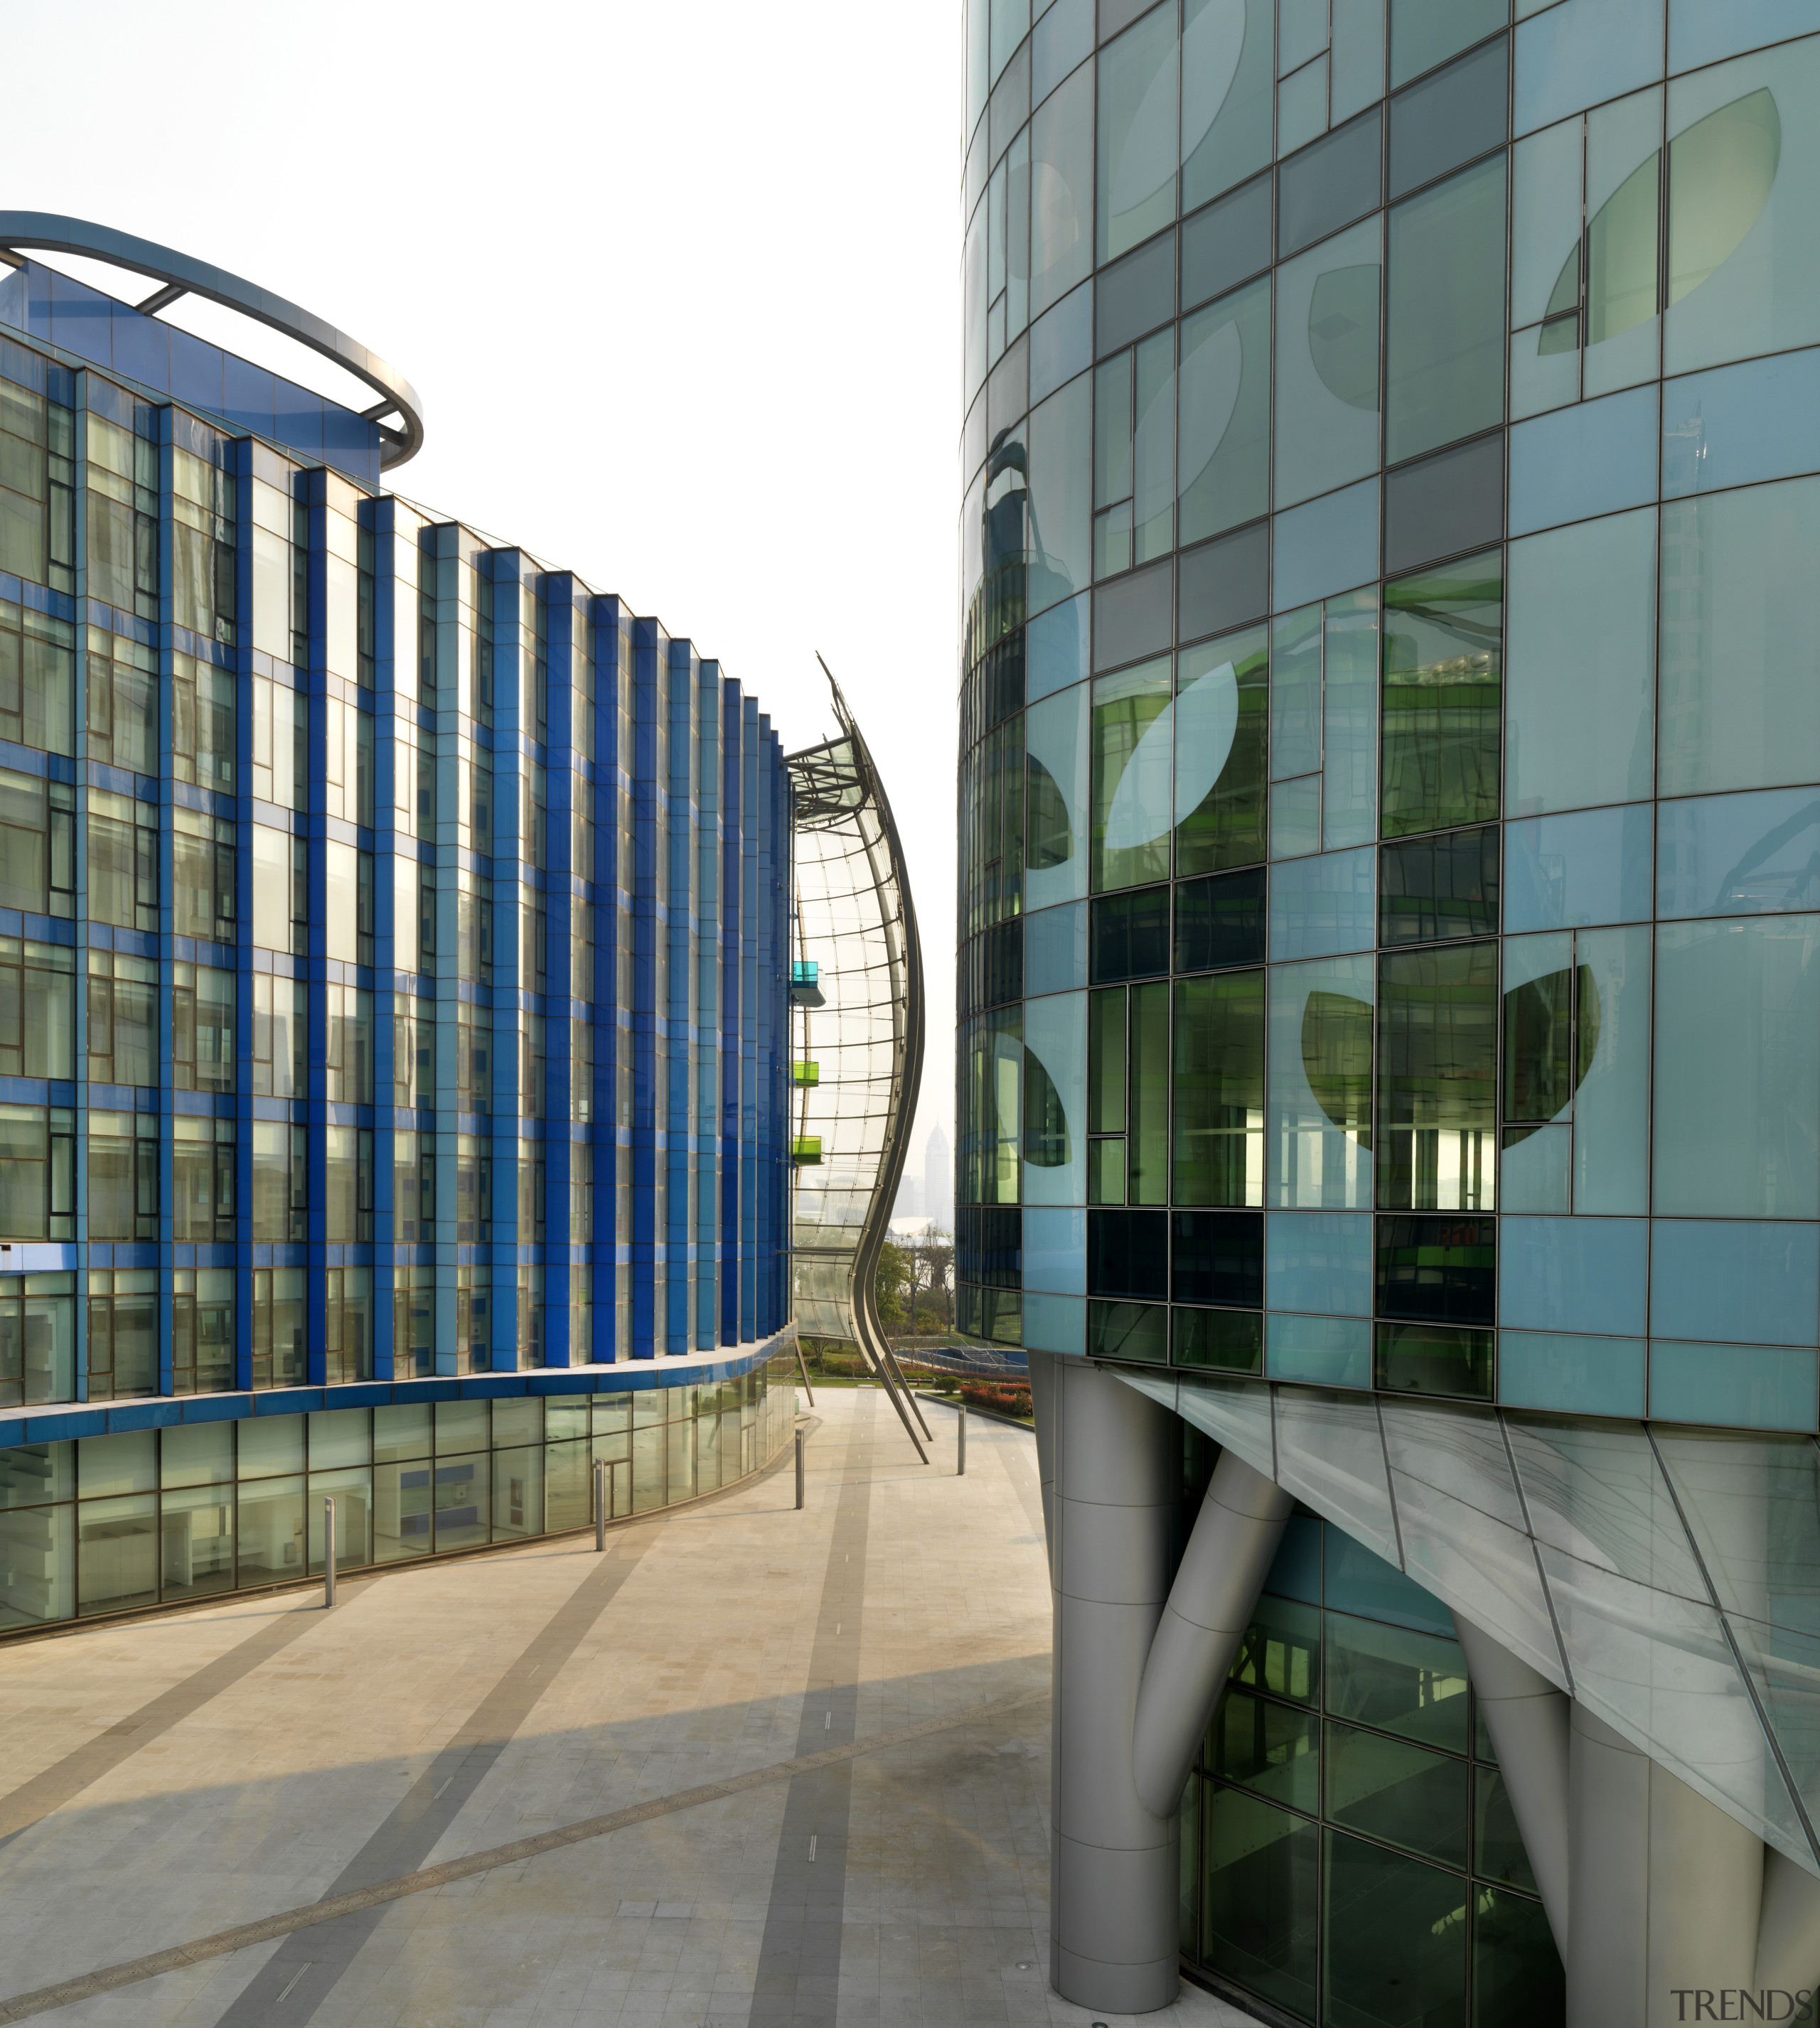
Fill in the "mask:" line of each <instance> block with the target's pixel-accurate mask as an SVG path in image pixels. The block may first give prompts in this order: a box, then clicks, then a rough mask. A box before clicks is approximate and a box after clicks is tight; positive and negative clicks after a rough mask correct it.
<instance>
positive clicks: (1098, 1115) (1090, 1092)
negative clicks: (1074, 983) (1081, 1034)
mask: <svg viewBox="0 0 1820 2028" xmlns="http://www.w3.org/2000/svg"><path fill="white" fill-rule="evenodd" d="M1087 1041H1088V1053H1087V1129H1088V1132H1089V1133H1090V1134H1122V1133H1123V1132H1124V1131H1125V988H1124V987H1123V986H1111V987H1109V988H1107V989H1106V990H1103V991H1101V992H1099V993H1095V994H1093V995H1092V997H1091V998H1090V999H1089V1001H1088V1031H1087Z"/></svg>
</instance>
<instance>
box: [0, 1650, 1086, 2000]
mask: <svg viewBox="0 0 1820 2028" xmlns="http://www.w3.org/2000/svg"><path fill="white" fill-rule="evenodd" d="M1049 1694H1050V1693H1049V1690H1048V1688H1047V1686H1044V1687H1043V1688H1042V1689H1030V1690H1019V1691H1016V1692H1014V1693H1012V1694H1011V1695H1010V1696H1009V1697H992V1698H988V1699H987V1700H985V1701H984V1702H983V1703H980V1704H966V1705H963V1706H962V1708H961V1709H960V1710H958V1711H955V1712H946V1713H944V1714H943V1715H941V1716H940V1717H938V1718H928V1719H921V1720H919V1721H918V1722H917V1723H916V1724H914V1725H906V1726H897V1727H896V1728H895V1730H891V1731H890V1732H882V1733H877V1734H873V1737H870V1738H869V1739H862V1740H854V1741H851V1743H850V1744H848V1745H844V1746H828V1747H824V1748H823V1749H821V1752H819V1753H806V1754H802V1755H799V1756H798V1757H797V1758H796V1759H795V1760H777V1761H773V1762H772V1763H770V1764H769V1766H766V1767H754V1768H753V1769H751V1770H750V1771H748V1772H747V1773H746V1774H733V1775H729V1776H728V1778H726V1779H725V1781H721V1782H703V1783H702V1784H701V1785H700V1786H698V1787H696V1788H693V1789H677V1790H676V1791H675V1792H674V1793H672V1794H670V1795H668V1796H658V1797H652V1798H651V1800H649V1801H647V1802H643V1803H634V1804H630V1805H629V1806H628V1808H625V1809H623V1810H611V1811H609V1812H607V1813H606V1815H602V1816H597V1817H584V1818H582V1819H580V1821H579V1822H577V1823H573V1824H564V1825H562V1826H558V1828H557V1829H556V1830H547V1831H538V1832H535V1833H533V1834H532V1835H531V1836H530V1837H521V1838H514V1839H513V1841H511V1842H510V1844H508V1845H491V1846H489V1847H488V1848H487V1849H485V1850H484V1851H481V1852H469V1854H467V1855H466V1856H465V1857H463V1858H461V1859H451V1860H444V1861H443V1863H442V1864H440V1865H439V1866H428V1867H422V1868H421V1869H420V1870H419V1871H417V1872H414V1873H406V1874H399V1875H398V1876H397V1877H396V1878H394V1879H391V1880H382V1881H377V1882H375V1883H374V1884H373V1886H370V1887H361V1888H357V1889H354V1891H353V1892H352V1893H347V1894H337V1895H335V1896H333V1897H331V1898H330V1899H328V1900H322V1901H312V1902H308V1903H306V1904H304V1905H303V1906H302V1907H301V1908H286V1909H282V1910H280V1911H279V1913H278V1914H276V1915H267V1916H265V1917H262V1918H261V1919H260V1920H258V1922H253V1923H239V1924H237V1925H236V1926H235V1927H234V1928H232V1929H231V1930H217V1931H216V1932H215V1934H213V1936H208V1937H198V1938H196V1939H195V1941H192V1942H190V1943H187V1944H177V1945H173V1946H172V1948H170V1949H169V1950H164V1951H154V1952H152V1953H151V1954H150V1956H146V1957H140V1958H129V1959H128V1960H125V1961H124V1963H120V1964H117V1965H106V1966H104V1967H102V1968H101V1969H100V1970H99V1971H91V1972H84V1973H83V1974H80V1976H79V1977H77V1978H71V1979H65V1980H62V1981H61V1982H59V1983H58V1984H57V1985H46V1986H40V1987H39V1988H38V1989H37V1990H36V1991H35V1992H32V1993H15V1994H14V1995H13V1997H11V1998H10V1999H8V2000H0V2022H9V2021H24V2020H26V2019H28V2018H29V2017H30V2016H32V2015H35V2014H48V2013H50V2012H51V2011H53V2010H54V2009H55V2008H59V2007H68V2006H70V2005H71V2004H73V2003H74V2002H75V2001H76V2000H92V1999H94V1998H95V1997H98V1995H100V1994H102V1993H117V1992H118V1991H119V1990H120V1989H121V1988H122V1987H123V1986H128V1985H138V1984H139V1983H140V1982H142V1981H143V1980H146V1979H148V1978H158V1977H159V1976H160V1975H161V1974H162V1973H165V1972H167V1971H182V1970H183V1967H185V1966H187V1965H194V1964H202V1963H206V1962H207V1961H208V1960H209V1959H210V1958H218V1957H226V1956H228V1955H230V1954H231V1953H232V1952H235V1951H239V1950H245V1949H246V1948H247V1947H248V1946H249V1945H253V1944H261V1943H269V1942H271V1941H272V1940H273V1939H274V1938H275V1937H287V1936H290V1935H292V1934H295V1932H296V1931H297V1930H306V1929H309V1928H311V1927H312V1926H314V1925H315V1924H316V1923H329V1922H333V1921H334V1920H335V1918H336V1917H337V1916H340V1915H354V1914H357V1913H358V1911H360V1910H361V1909H363V1908H379V1907H380V1906H381V1905H383V1904H384V1903H386V1902H388V1901H399V1900H403V1899H405V1898H406V1897H407V1896H409V1895H412V1894H424V1893H428V1892H429V1891H430V1890H431V1889H434V1888H438V1887H445V1886H449V1885H450V1883H451V1882H454V1881H458V1880H467V1879H470V1878H473V1876H474V1875H476V1874H482V1873H491V1872H492V1871H495V1869H496V1868H498V1867H502V1866H515V1865H517V1864H518V1863H520V1862H521V1860H527V1859H535V1858H536V1857H537V1856H539V1854H540V1853H543V1852H560V1851H562V1849H564V1848H565V1847H566V1846H569V1845H584V1844H586V1843H588V1841H590V1840H591V1839H594V1838H598V1837H608V1836H610V1834H612V1833H613V1832H614V1831H618V1830H629V1829H630V1828H631V1827H632V1826H633V1825H635V1824H643V1823H651V1821H652V1820H653V1819H655V1818H658V1817H666V1816H673V1815H675V1814H676V1812H679V1811H682V1810H689V1809H694V1808H697V1807H698V1806H699V1805H700V1804H703V1803H714V1802H718V1801H720V1800H721V1799H722V1798H723V1797H728V1796H738V1795H743V1794H744V1793H747V1791H748V1790H750V1789H762V1788H767V1787H769V1786H772V1785H773V1784H774V1783H777V1782H788V1781H790V1780H792V1779H793V1778H795V1776H797V1775H799V1774H810V1773H813V1772H814V1770H815V1769H817V1768H818V1767H832V1766H834V1765H836V1763H840V1762H842V1761H850V1760H858V1759H859V1758H860V1757H861V1756H862V1755H865V1754H868V1753H877V1752H882V1751H883V1750H884V1749H886V1748H888V1747H892V1746H903V1745H908V1744H909V1743H910V1741H913V1740H917V1739H926V1738H928V1737H930V1736H931V1735H932V1734H935V1733H938V1732H946V1731H948V1730H951V1729H952V1728H953V1727H954V1726H960V1725H966V1724H969V1723H974V1722H976V1721H981V1722H983V1721H984V1720H986V1719H993V1718H998V1717H1001V1716H1003V1715H1007V1714H1009V1713H1010V1712H1014V1711H1020V1710H1022V1709H1023V1708H1025V1707H1026V1706H1028V1705H1031V1704H1040V1703H1043V1702H1045V1701H1046V1700H1047V1698H1048V1697H1049Z"/></svg>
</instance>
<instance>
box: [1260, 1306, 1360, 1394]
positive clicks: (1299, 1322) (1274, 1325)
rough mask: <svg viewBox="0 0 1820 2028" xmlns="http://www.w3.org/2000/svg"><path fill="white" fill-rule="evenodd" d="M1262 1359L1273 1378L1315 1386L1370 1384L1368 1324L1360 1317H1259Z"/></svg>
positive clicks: (1358, 1385) (1272, 1315) (1273, 1315)
mask: <svg viewBox="0 0 1820 2028" xmlns="http://www.w3.org/2000/svg"><path fill="white" fill-rule="evenodd" d="M1264 1364H1265V1368H1266V1371H1267V1372H1268V1373H1269V1375H1270V1378H1271V1379H1273V1380H1299V1381H1303V1382H1307V1383H1308V1384H1309V1385H1310V1386H1315V1387H1369V1386H1370V1385H1371V1326H1370V1323H1369V1322H1368V1321H1367V1320H1366V1319H1364V1318H1363V1317H1360V1318H1357V1319H1354V1318H1351V1317H1295V1316H1277V1315H1275V1314H1274V1313H1273V1314H1271V1315H1270V1316H1266V1318H1265V1319H1264Z"/></svg>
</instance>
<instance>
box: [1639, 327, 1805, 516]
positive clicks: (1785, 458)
mask: <svg viewBox="0 0 1820 2028" xmlns="http://www.w3.org/2000/svg"><path fill="white" fill-rule="evenodd" d="M1803 472H1820V350H1808V351H1806V352H1785V353H1779V354H1778V355H1777V356H1776V357H1774V358H1770V359H1752V360H1748V361H1746V362H1745V363H1744V365H1741V366H1718V367H1715V368H1714V369H1713V370H1712V371H1711V372H1710V373H1689V374H1687V375H1685V376H1683V377H1682V378H1681V379H1678V380H1670V382H1669V383H1668V384H1667V385H1666V387H1664V388H1663V389H1662V498H1663V499H1665V500H1679V499H1682V498H1685V497H1687V496H1688V494H1695V493H1717V492H1719V491H1720V490H1722V489H1723V488H1724V487H1728V486H1753V485H1755V484H1756V483H1758V482H1759V480H1762V479H1794V478H1796V477H1798V476H1800V474H1802V473H1803Z"/></svg>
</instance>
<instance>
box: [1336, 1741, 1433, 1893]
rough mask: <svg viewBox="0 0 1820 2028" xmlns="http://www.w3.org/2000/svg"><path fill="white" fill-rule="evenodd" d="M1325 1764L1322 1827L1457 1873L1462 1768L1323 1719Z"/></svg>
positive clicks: (1407, 1745) (1424, 1751) (1415, 1748)
mask: <svg viewBox="0 0 1820 2028" xmlns="http://www.w3.org/2000/svg"><path fill="white" fill-rule="evenodd" d="M1325 1763H1326V1765H1325V1774H1326V1800H1327V1808H1326V1813H1325V1814H1326V1816H1327V1819H1328V1820H1329V1822H1330V1823H1336V1824H1340V1825H1344V1826H1345V1827H1346V1828H1347V1830H1355V1831H1359V1832H1362V1834H1364V1835H1365V1836H1366V1837H1374V1838H1381V1839H1383V1840H1384V1842H1385V1843H1386V1844H1388V1845H1400V1846H1402V1847H1403V1849H1405V1850H1407V1851H1410V1852H1417V1853H1419V1854H1420V1855H1421V1856H1422V1857H1423V1858H1425V1859H1432V1860H1439V1861H1440V1863H1441V1864H1442V1865H1444V1866H1457V1867H1462V1868H1463V1867H1465V1865H1466V1824H1467V1812H1466V1762H1465V1761H1463V1760H1453V1759H1451V1758H1450V1757H1449V1756H1447V1755H1446V1754H1444V1753H1430V1752H1429V1751H1428V1749H1426V1748H1425V1747H1421V1746H1412V1745H1410V1743H1409V1741H1407V1740H1404V1739H1387V1738H1385V1737H1384V1735H1383V1734H1381V1733H1376V1732H1364V1731H1361V1730H1359V1729H1358V1728H1357V1727H1355V1726H1349V1725H1336V1723H1334V1722H1333V1719H1329V1720H1328V1721H1327V1734H1326V1741H1325ZM1463 1884H1464V1883H1462V1886H1463Z"/></svg>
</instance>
